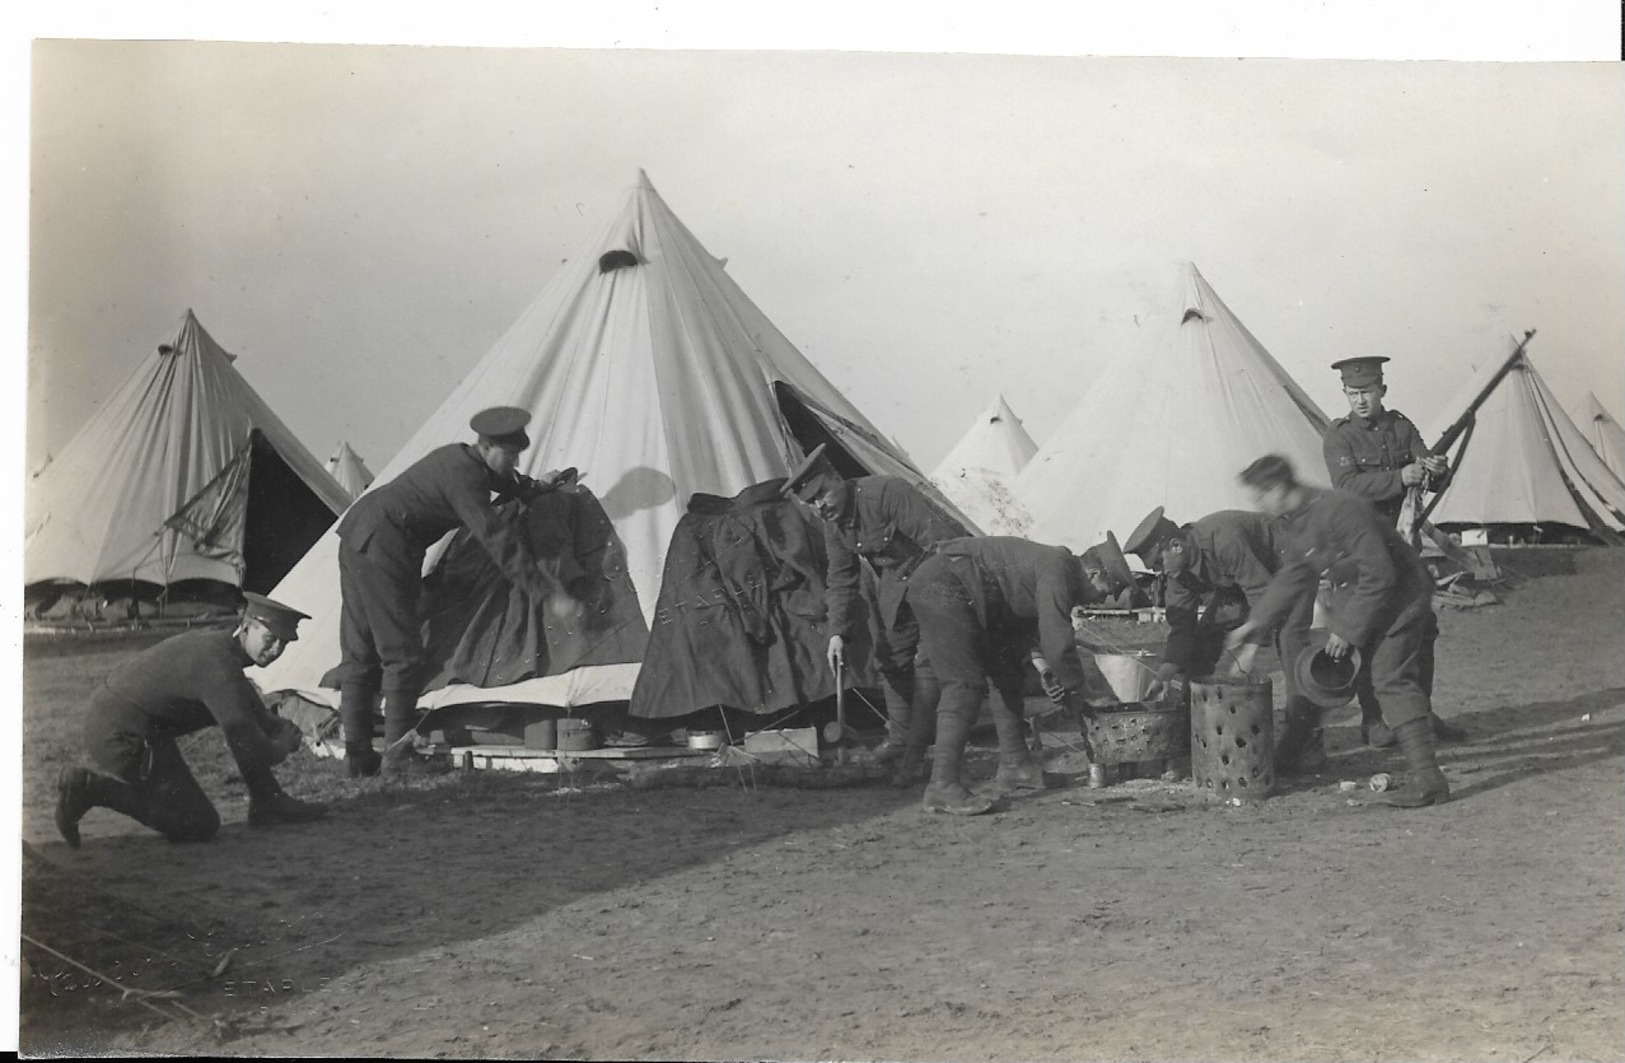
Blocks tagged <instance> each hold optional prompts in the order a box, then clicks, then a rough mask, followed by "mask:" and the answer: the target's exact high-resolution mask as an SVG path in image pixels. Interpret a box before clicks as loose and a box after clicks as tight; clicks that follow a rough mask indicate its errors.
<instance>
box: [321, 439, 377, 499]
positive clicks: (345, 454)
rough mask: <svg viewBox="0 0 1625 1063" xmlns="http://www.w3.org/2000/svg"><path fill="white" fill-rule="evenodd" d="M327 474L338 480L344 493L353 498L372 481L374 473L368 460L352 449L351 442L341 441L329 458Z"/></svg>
mask: <svg viewBox="0 0 1625 1063" xmlns="http://www.w3.org/2000/svg"><path fill="white" fill-rule="evenodd" d="M327 474H328V475H329V476H331V477H332V478H333V479H335V480H337V481H338V483H339V486H340V487H342V488H344V493H345V494H347V495H349V496H350V497H351V498H352V499H354V498H356V497H358V496H360V494H361V492H363V491H365V490H366V489H367V485H368V484H370V483H372V473H371V472H370V471H368V469H367V465H366V462H364V461H362V460H361V456H360V455H359V454H357V453H356V452H355V451H353V450H351V449H350V444H349V443H340V444H339V448H338V449H337V450H335V451H333V456H332V457H331V458H328V459H327Z"/></svg>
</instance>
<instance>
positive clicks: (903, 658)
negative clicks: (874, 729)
mask: <svg viewBox="0 0 1625 1063" xmlns="http://www.w3.org/2000/svg"><path fill="white" fill-rule="evenodd" d="M919 646H920V624H919V621H918V620H917V619H916V618H915V616H914V612H913V610H912V609H910V608H909V607H908V605H907V603H904V604H903V605H901V606H900V607H899V608H898V610H897V616H896V619H895V620H894V621H893V623H892V624H891V625H890V626H889V627H886V626H884V625H882V630H881V632H880V638H879V640H878V641H877V643H876V645H875V663H876V665H877V666H878V667H879V671H880V690H881V693H882V695H883V696H884V697H885V699H886V740H887V741H888V742H893V743H895V744H897V745H902V744H904V742H905V741H906V740H907V738H908V735H909V730H910V724H911V721H912V720H913V717H914V708H913V706H914V702H915V701H916V699H917V698H918V696H919V692H917V691H916V686H917V685H919V682H920V679H921V678H922V677H921V676H920V675H919V674H918V673H920V672H921V671H923V668H922V665H921V663H920V662H919V661H918V660H917V658H918V657H919ZM924 678H926V680H927V681H929V677H924Z"/></svg>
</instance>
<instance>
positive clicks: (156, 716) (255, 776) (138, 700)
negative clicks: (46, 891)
mask: <svg viewBox="0 0 1625 1063" xmlns="http://www.w3.org/2000/svg"><path fill="white" fill-rule="evenodd" d="M243 597H244V598H246V599H247V605H245V606H244V608H243V617H242V621H241V622H240V623H239V624H238V625H237V629H236V630H235V631H234V632H231V633H230V634H228V633H226V632H224V631H192V632H187V633H186V634H184V635H176V636H175V637H174V638H171V639H167V640H165V641H163V642H160V643H159V644H158V645H156V646H153V647H152V648H151V649H148V650H144V651H143V652H141V653H140V654H139V655H137V656H136V657H135V658H134V659H133V660H131V661H130V662H129V663H128V664H126V665H124V666H123V667H122V668H120V669H119V670H118V671H117V672H115V673H113V675H112V676H110V677H109V678H108V679H107V680H106V681H105V682H104V683H103V684H102V685H101V686H99V687H98V688H97V689H96V691H95V692H94V693H93V694H92V695H91V698H90V708H89V711H88V712H87V713H86V714H85V743H86V747H87V752H88V753H89V755H90V760H91V762H92V763H93V764H94V765H95V767H96V769H97V770H96V771H90V770H87V769H85V768H82V767H67V768H64V769H62V773H61V775H60V776H59V777H58V780H57V802H56V826H57V830H59V831H61V832H62V837H63V838H64V839H65V840H66V841H67V843H68V844H69V845H71V846H72V847H74V848H75V849H77V848H78V847H79V820H80V818H81V817H83V816H84V814H85V813H86V812H88V811H90V810H91V809H92V808H110V809H112V810H113V811H115V812H122V813H123V814H124V815H126V816H129V817H130V818H132V819H134V820H136V821H138V822H140V823H144V824H146V825H147V826H149V827H151V828H152V829H153V830H155V831H157V832H158V833H160V834H162V835H163V836H164V837H166V838H168V839H169V840H170V841H172V842H202V841H208V840H209V839H210V838H213V837H214V835H215V832H217V831H218V830H219V829H220V815H219V813H217V812H216V811H215V809H214V805H213V804H211V803H210V802H209V798H208V796H207V795H206V794H204V792H203V789H202V788H201V787H200V786H198V783H197V780H196V779H195V778H193V776H192V772H191V770H190V769H189V768H187V766H186V761H185V759H183V758H182V757H181V752H180V747H179V746H177V745H176V744H175V740H176V739H177V738H179V737H181V736H183V735H189V734H192V733H193V732H195V731H201V730H203V729H204V728H205V727H212V726H215V725H218V726H219V727H220V729H221V730H222V731H224V732H225V736H226V745H227V746H228V747H229V748H230V749H231V754H232V756H233V757H234V758H236V761H237V767H238V770H239V771H241V772H242V776H243V781H244V782H245V783H247V784H248V799H249V803H248V825H249V826H251V827H265V826H271V825H273V824H277V823H304V822H306V821H308V820H313V819H318V818H320V817H321V816H322V815H324V814H325V813H326V812H327V806H326V805H321V804H316V803H314V802H307V801H299V800H297V799H295V798H292V797H289V796H288V795H287V794H285V793H283V792H282V788H281V787H280V786H278V785H277V781H276V776H274V775H272V774H271V768H272V766H274V765H276V764H280V763H281V762H282V761H283V760H284V759H286V758H287V756H288V755H289V754H290V753H292V752H293V751H294V750H296V749H298V748H299V743H300V740H301V737H302V736H301V734H300V731H299V728H298V726H297V725H296V724H294V723H293V722H292V721H289V720H284V719H282V718H281V717H279V716H276V715H274V714H273V713H272V712H271V711H270V710H269V709H267V708H266V707H265V703H264V702H263V701H261V700H260V696H259V694H258V693H257V692H256V691H255V690H254V686H253V684H252V683H250V682H249V681H248V677H247V676H246V675H244V674H243V669H244V668H247V667H248V666H249V665H251V664H252V665H258V666H260V667H262V668H263V667H264V666H266V665H268V664H270V663H271V662H272V661H274V660H276V659H277V658H278V657H280V656H281V655H282V650H283V648H284V647H285V646H287V644H288V643H289V642H292V641H293V640H294V639H296V638H298V637H299V632H298V625H299V621H300V620H301V619H305V618H306V617H307V614H305V613H301V612H299V611H298V610H297V609H290V608H289V607H288V606H285V605H282V604H281V603H279V602H274V601H272V600H271V599H269V598H266V597H264V596H263V595H258V594H248V593H245V594H244V595H243Z"/></svg>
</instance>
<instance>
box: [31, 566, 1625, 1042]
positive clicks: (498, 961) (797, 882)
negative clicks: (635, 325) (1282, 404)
mask: <svg viewBox="0 0 1625 1063" xmlns="http://www.w3.org/2000/svg"><path fill="white" fill-rule="evenodd" d="M1551 556H1552V557H1556V556H1557V555H1551ZM1564 556H1565V558H1566V557H1568V556H1571V555H1564ZM1572 556H1574V558H1575V562H1576V564H1575V566H1574V571H1573V572H1572V574H1557V575H1544V576H1541V577H1540V578H1535V579H1530V580H1528V581H1527V582H1524V583H1523V584H1522V585H1521V586H1519V587H1517V588H1516V589H1515V590H1512V591H1510V592H1509V593H1507V594H1506V596H1505V597H1506V600H1505V601H1504V602H1503V604H1500V605H1496V606H1490V607H1486V608H1479V609H1473V610H1463V611H1449V612H1443V613H1442V614H1441V616H1440V622H1441V625H1442V628H1443V636H1442V639H1441V642H1440V667H1439V678H1438V690H1437V698H1436V705H1437V708H1438V711H1439V712H1440V713H1441V714H1442V715H1443V716H1445V717H1447V718H1449V719H1451V720H1454V721H1456V722H1458V723H1460V724H1462V725H1464V726H1465V727H1466V728H1467V729H1468V730H1469V731H1470V732H1471V738H1470V740H1469V741H1468V742H1466V743H1464V744H1459V745H1450V746H1446V747H1443V756H1442V762H1443V766H1444V769H1445V771H1446V773H1447V774H1448V776H1449V777H1450V780H1451V784H1452V786H1453V787H1454V797H1453V799H1452V800H1451V801H1450V802H1449V803H1448V804H1445V805H1442V806H1439V807H1435V808H1431V809H1424V810H1418V811H1411V812H1401V811H1395V810H1389V809H1385V808H1381V807H1374V806H1372V805H1370V804H1368V803H1367V799H1368V798H1369V797H1370V796H1371V795H1370V794H1369V792H1368V791H1366V790H1365V789H1364V783H1365V780H1366V779H1367V778H1368V776H1370V775H1371V774H1372V773H1373V772H1377V771H1383V770H1399V768H1400V766H1401V761H1400V758H1399V756H1398V754H1397V752H1395V751H1375V750H1370V749H1367V748H1364V747H1362V746H1361V745H1360V743H1359V733H1358V727H1357V713H1356V712H1355V711H1353V710H1342V711H1340V712H1338V713H1335V714H1333V716H1332V719H1331V721H1330V722H1331V724H1332V726H1331V729H1330V731H1329V736H1330V738H1329V741H1330V744H1331V747H1332V750H1333V754H1334V755H1333V758H1332V762H1331V766H1330V767H1329V768H1328V769H1327V771H1326V772H1325V773H1323V774H1321V775H1319V776H1317V777H1313V778H1308V779H1303V780H1287V781H1286V782H1285V783H1284V785H1283V786H1282V788H1281V791H1280V792H1279V793H1278V794H1277V795H1276V796H1274V797H1272V798H1270V799H1269V800H1267V801H1263V802H1260V803H1257V804H1251V805H1246V806H1242V807H1231V806H1225V805H1216V804H1209V803H1206V802H1204V801H1203V800H1201V799H1200V798H1199V796H1198V795H1197V794H1196V793H1195V791H1194V790H1193V789H1192V788H1191V787H1190V786H1189V785H1188V784H1185V783H1180V784H1167V783H1160V782H1153V781H1133V782H1128V783H1122V784H1119V785H1117V786H1113V787H1109V788H1107V789H1104V790H1091V789H1088V788H1087V787H1086V786H1085V785H1084V779H1083V778H1082V777H1081V776H1079V775H1078V773H1077V768H1078V766H1079V763H1080V761H1079V759H1078V757H1077V756H1076V755H1075V754H1073V753H1071V752H1069V751H1068V750H1066V749H1061V750H1058V751H1057V752H1056V754H1055V756H1054V759H1053V761H1052V764H1051V767H1052V768H1056V769H1060V770H1061V771H1062V773H1063V774H1067V773H1070V778H1069V779H1068V780H1067V781H1069V782H1070V785H1068V786H1065V787H1063V788H1057V789H1052V790H1049V791H1047V792H1045V793H1043V794H1040V795H1037V796H1034V797H1031V798H1026V799H1022V800H1018V801H1015V802H1013V803H1012V804H1010V806H1009V807H1008V809H1007V810H1005V811H1002V812H999V813H997V814H994V815H989V816H984V817H979V818H974V819H959V818H954V817H943V816H928V815H924V814H922V813H921V812H920V811H919V808H918V804H919V794H918V791H913V792H903V793H899V792H897V791H893V790H891V789H889V788H886V787H884V786H878V785H870V786H854V787H845V788H832V789H795V788H790V787H785V786H780V785H760V784H758V785H749V778H748V776H746V775H744V774H739V775H735V776H733V777H732V778H728V779H726V780H725V781H727V782H728V783H729V785H719V786H710V787H705V788H676V787H665V788H648V789H638V788H633V787H630V786H626V785H622V784H618V783H593V784H590V785H564V786H560V785H559V784H558V782H557V780H554V779H551V778H546V777H540V776H522V775H513V774H507V773H497V772H477V773H455V774H453V775H450V776H446V777H443V778H440V779H435V780H425V781H421V782H415V783H412V784H410V785H409V786H395V787H392V788H391V787H384V786H381V785H379V784H378V783H377V782H375V781H370V780H369V781H363V782H354V783H352V782H350V781H349V780H347V779H344V778H342V777H341V772H340V766H339V765H338V764H335V763H334V762H332V761H326V760H318V759H316V758H312V757H310V756H308V755H301V756H300V757H299V758H298V760H297V762H296V763H291V764H290V766H289V767H288V768H287V769H286V770H284V771H283V772H282V776H283V779H284V782H285V785H286V786H287V787H288V789H289V790H291V791H293V792H295V793H299V794H304V795H315V796H320V797H323V798H325V799H328V800H331V801H333V802H334V803H335V806H336V807H335V810H334V812H333V813H332V815H331V816H330V817H329V819H328V820H326V821H324V822H322V823H319V824H314V825H310V826H304V827H296V828H279V829H276V830H271V831H263V832H262V831H250V830H249V829H248V828H247V826H246V824H245V822H244V817H245V813H246V800H245V797H244V794H243V792H242V789H241V784H240V782H239V783H235V785H234V784H233V779H232V776H231V774H230V772H229V771H228V770H226V768H225V766H224V761H223V759H222V755H221V751H220V747H219V743H218V741H217V739H215V738H213V737H210V738H206V739H201V740H199V742H198V743H196V745H195V746H194V748H193V749H192V751H191V755H192V757H193V759H194V760H195V761H196V762H197V763H199V764H200V765H201V766H202V767H201V768H200V771H199V774H200V778H202V780H203V782H204V785H205V787H206V788H208V789H209V790H210V792H211V793H212V794H215V795H217V796H218V803H219V804H220V807H221V811H222V815H223V817H224V819H225V820H226V826H225V827H224V829H223V831H222V833H221V835H220V837H219V838H218V839H216V840H215V841H214V842H212V843H209V844H206V845H194V846H180V845H170V844H168V843H166V842H164V841H163V840H161V839H159V838H157V837H156V836H153V835H151V834H149V833H148V832H146V831H145V830H144V829H142V828H140V827H138V826H136V825H134V824H132V823H129V822H128V821H124V820H122V819H120V818H119V817H117V816H115V815H113V814H111V813H107V812H105V811H95V812H92V813H91V815H90V816H88V817H87V818H86V821H85V825H84V826H85V843H84V847H83V848H82V849H81V850H79V851H77V852H75V851H72V850H69V849H68V848H67V847H66V846H65V845H64V844H63V843H62V841H61V840H60V839H59V838H58V837H57V835H56V832H55V830H54V828H53V827H52V823H51V818H50V810H51V793H52V787H51V782H52V779H53V778H54V775H55V771H56V769H57V767H58V766H59V765H60V763H62V761H63V758H65V757H68V756H70V755H72V748H73V738H74V735H75V733H76V724H77V718H76V714H77V706H78V702H79V695H78V692H79V691H82V690H83V689H85V688H86V687H87V686H88V685H89V684H90V683H91V682H93V681H94V680H96V679H97V678H98V677H99V676H100V675H102V674H104V673H105V672H106V671H107V670H108V669H110V668H112V667H113V666H115V665H116V664H117V662H118V661H119V660H120V659H121V657H122V656H124V655H125V654H127V653H129V652H130V651H131V649H132V648H133V647H134V646H135V645H137V644H134V643H130V642H128V641H126V642H123V643H116V644H100V645H97V644H87V645H81V646H79V647H77V648H76V649H74V650H73V651H71V652H62V651H55V652H41V651H34V652H31V653H30V654H29V657H28V659H27V661H26V666H25V670H26V676H25V684H26V694H27V706H28V708H27V711H28V716H27V735H26V740H25V745H26V749H25V753H26V756H25V758H24V764H25V773H26V774H25V779H24V786H25V808H24V810H23V821H22V822H23V836H24V857H23V871H24V907H23V933H24V935H25V943H24V947H23V953H24V957H25V959H26V960H27V961H28V963H29V964H30V966H31V972H30V975H29V977H28V978H26V979H25V982H24V985H23V987H22V996H21V1016H20V1018H21V1043H22V1048H23V1051H24V1053H25V1054H31V1055H41V1054H57V1053H69V1052H85V1051H112V1052H120V1053H130V1052H138V1053H165V1054H170V1053H183V1054H196V1053H215V1054H226V1055H298V1054H310V1055H317V1056H333V1055H357V1056H427V1057H529V1058H537V1057H543V1058H575V1059H700V1060H735V1059H775V1060H783V1059H890V1060H1119V1059H1139V1060H1387V1059H1396V1060H1400V1059H1402V1060H1510V1061H1518V1063H1527V1061H1532V1060H1537V1059H1538V1060H1542V1061H1555V1060H1615V1059H1621V1058H1625V999H1622V993H1621V956H1622V955H1625V953H1622V946H1625V927H1622V918H1625V886H1622V883H1625V876H1622V867H1625V864H1622V853H1621V850H1622V841H1621V839H1622V837H1625V814H1622V813H1625V787H1622V785H1621V782H1622V773H1621V755H1622V751H1625V635H1622V632H1625V595H1622V594H1621V590H1622V587H1625V551H1620V550H1613V551H1609V550H1601V549H1597V550H1588V551H1580V552H1577V553H1576V554H1574V555H1572ZM1549 567H1553V568H1556V569H1559V570H1561V569H1562V568H1563V567H1565V566H1564V565H1563V564H1557V565H1554V566H1549ZM1074 737H1075V736H1074ZM973 764H974V770H975V771H976V772H978V773H980V774H983V775H987V774H991V771H992V761H991V757H990V754H989V753H988V752H987V751H986V750H982V751H980V752H979V753H978V754H977V755H976V756H975V757H974V758H973ZM1341 781H1353V782H1358V783H1360V784H1361V788H1360V789H1359V790H1357V791H1354V792H1345V791H1344V790H1342V789H1340V788H1339V785H1338V784H1339V782H1341ZM758 782H759V781H758ZM46 949H50V950H52V951H49V952H48V951H45V950H46ZM63 957H71V958H72V959H73V960H76V961H78V962H79V963H82V964H84V965H85V966H86V967H88V968H90V969H91V970H93V971H95V972H96V976H93V975H90V974H86V973H85V972H84V971H82V970H79V969H77V968H75V967H73V966H72V965H71V964H70V963H69V961H68V960H67V959H64V958H63ZM97 976H99V977H97ZM114 981H116V982H117V983H118V985H119V986H121V987H129V988H134V989H139V990H146V991H157V990H173V991H176V993H177V994H178V995H177V996H176V997H174V998H173V999H166V998H149V997H142V998H137V997H135V996H129V997H125V996H121V994H120V993H119V992H118V991H116V989H115V987H114V986H113V985H110V984H108V983H109V982H114ZM182 1008H184V1009H185V1011H182V1010H181V1009H182ZM161 1013H162V1014H161Z"/></svg>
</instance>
